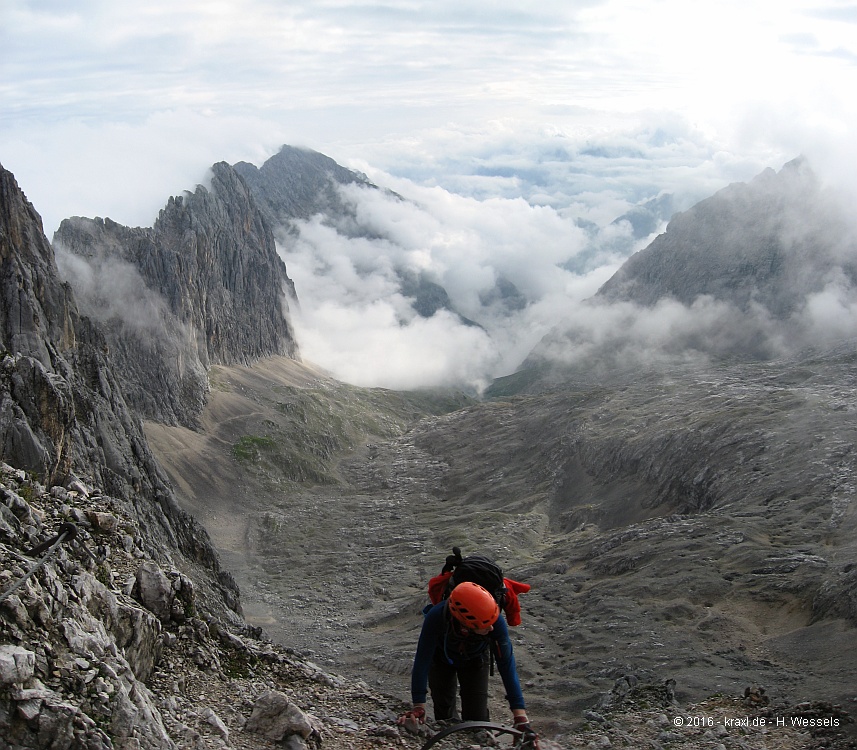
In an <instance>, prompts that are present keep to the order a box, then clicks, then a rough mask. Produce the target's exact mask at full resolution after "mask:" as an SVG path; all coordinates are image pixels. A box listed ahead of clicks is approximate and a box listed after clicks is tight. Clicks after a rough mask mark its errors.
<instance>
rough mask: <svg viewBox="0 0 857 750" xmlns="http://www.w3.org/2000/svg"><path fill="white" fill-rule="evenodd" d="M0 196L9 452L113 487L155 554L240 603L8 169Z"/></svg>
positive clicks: (27, 465)
mask: <svg viewBox="0 0 857 750" xmlns="http://www.w3.org/2000/svg"><path fill="white" fill-rule="evenodd" d="M0 198H2V202H0V288H2V289H3V295H2V298H0V455H2V457H3V459H4V460H5V461H6V462H8V463H9V464H10V465H13V466H15V467H16V468H19V469H23V470H26V471H28V472H31V473H32V474H33V475H34V476H36V477H37V478H39V479H40V480H41V481H43V482H45V483H46V484H49V485H54V484H56V485H65V484H69V485H71V484H72V483H75V482H78V486H80V488H81V489H82V490H83V491H84V492H86V489H85V486H84V485H86V484H90V485H96V486H99V487H101V488H103V490H104V491H105V492H107V493H109V494H110V495H112V496H114V497H116V498H117V502H118V503H119V504H120V505H121V509H122V510H123V511H124V512H126V513H128V514H129V515H131V516H133V517H134V518H135V519H136V520H137V521H138V522H139V523H141V524H142V525H144V526H145V527H146V528H147V529H148V532H147V535H146V538H145V539H143V540H141V544H142V546H144V547H145V548H146V549H147V550H148V551H149V552H150V553H151V556H152V557H153V558H154V559H156V560H163V561H164V562H165V563H167V562H169V561H170V560H171V556H172V555H173V554H179V555H184V556H187V557H188V558H189V559H190V560H193V561H195V562H197V563H199V564H200V565H202V566H204V567H206V568H207V569H208V570H209V572H210V573H211V575H212V576H213V578H212V580H211V589H212V590H219V592H220V593H218V594H215V595H214V599H216V600H222V599H223V597H224V596H225V597H226V598H227V599H228V600H229V602H230V605H227V606H232V608H233V609H234V608H236V607H237V606H238V604H237V587H236V586H235V583H234V581H232V580H231V578H230V577H229V576H228V575H225V574H222V573H221V571H220V568H219V563H218V559H217V555H216V553H215V551H214V549H213V547H212V546H211V543H210V540H209V538H208V535H207V534H206V532H205V530H204V529H203V528H202V527H201V526H200V525H199V524H198V523H197V522H196V521H195V520H194V519H193V518H191V517H190V516H189V515H188V514H187V513H185V512H184V511H182V510H181V509H180V508H179V506H178V504H177V503H176V501H175V496H174V494H173V491H172V489H171V488H170V486H169V483H168V480H167V479H166V476H165V475H164V474H163V472H162V470H161V469H160V467H159V466H158V464H157V462H156V461H155V458H154V456H153V455H152V453H151V450H150V449H149V446H148V443H147V441H146V438H145V435H144V434H143V429H142V425H141V424H140V421H139V419H138V418H137V417H136V416H135V415H134V414H132V412H131V410H130V409H129V407H128V404H127V402H126V400H125V397H124V394H123V390H122V386H121V384H120V381H119V379H118V378H117V377H116V376H115V375H114V370H115V366H114V364H113V360H111V359H110V357H109V355H108V349H109V347H108V344H107V341H106V340H105V338H104V336H103V335H102V333H101V331H100V329H99V328H98V327H97V325H96V323H94V322H93V321H92V320H90V319H88V318H86V317H83V316H81V315H80V313H79V311H78V307H77V304H76V302H75V297H74V294H73V292H72V290H71V289H70V288H69V287H68V285H66V284H63V283H62V281H61V279H60V276H59V273H58V270H57V265H56V262H55V259H54V254H53V250H52V248H51V245H50V243H49V242H48V241H47V239H46V238H45V236H44V233H43V232H42V224H41V218H40V217H39V215H38V214H37V213H36V211H35V210H34V209H33V207H32V205H30V203H29V202H28V201H27V199H26V197H25V196H24V194H23V193H22V192H21V190H20V188H19V187H18V185H17V183H16V181H15V179H14V177H13V176H12V175H11V174H10V173H9V172H6V171H5V170H3V169H2V167H0ZM80 478H85V480H86V481H85V482H83V483H80V482H79V480H80ZM84 517H85V516H84Z"/></svg>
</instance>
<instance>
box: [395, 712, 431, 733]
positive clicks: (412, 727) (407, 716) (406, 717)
mask: <svg viewBox="0 0 857 750" xmlns="http://www.w3.org/2000/svg"><path fill="white" fill-rule="evenodd" d="M396 723H397V724H398V725H400V726H403V727H404V728H405V729H407V730H408V731H409V732H414V733H416V732H417V729H418V726H419V725H420V724H425V723H426V709H425V706H414V707H413V708H412V709H411V710H410V711H405V713H403V714H402V715H401V716H400V717H399V718H398V720H397V721H396Z"/></svg>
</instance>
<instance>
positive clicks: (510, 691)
mask: <svg viewBox="0 0 857 750" xmlns="http://www.w3.org/2000/svg"><path fill="white" fill-rule="evenodd" d="M455 630H456V629H455V628H454V627H453V623H452V616H451V615H448V614H447V606H446V602H445V601H442V602H440V603H439V604H435V605H434V606H433V607H432V608H431V609H429V610H428V612H426V615H425V620H424V621H423V629H422V632H420V639H419V642H418V643H417V653H416V656H415V657H414V668H413V670H412V672H411V700H412V701H413V702H414V703H425V702H426V695H427V693H428V689H427V688H428V675H429V668H430V667H431V663H432V660H433V659H434V658H435V655H436V654H437V653H438V651H440V653H441V654H442V655H443V657H444V658H445V659H446V660H447V661H448V662H449V663H450V664H452V665H455V664H460V663H464V662H467V661H471V660H473V659H478V658H482V656H483V654H484V653H485V649H487V648H489V646H490V647H491V649H492V650H493V651H494V658H495V659H496V662H497V669H498V670H499V672H500V677H502V679H503V687H505V688H506V700H508V701H509V708H512V709H515V708H526V706H525V705H524V695H523V693H522V692H521V683H520V680H519V679H518V669H517V666H516V665H515V654H514V653H513V651H512V641H511V640H509V628H508V626H507V625H506V620H505V619H504V618H503V616H502V615H501V616H500V617H499V618H498V620H497V622H495V623H494V629H493V630H492V631H491V632H490V633H489V634H488V635H485V636H480V635H476V634H475V633H474V634H472V635H468V636H466V637H464V638H462V637H461V636H459V635H458V634H457V633H456V632H455Z"/></svg>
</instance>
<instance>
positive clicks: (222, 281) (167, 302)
mask: <svg viewBox="0 0 857 750" xmlns="http://www.w3.org/2000/svg"><path fill="white" fill-rule="evenodd" d="M54 245H55V246H56V247H57V249H58V251H60V255H59V258H60V262H61V266H62V268H63V270H64V271H65V273H66V275H67V276H68V277H69V278H70V279H71V280H72V282H73V284H74V285H75V286H76V287H77V288H78V290H79V293H80V296H81V304H82V306H83V309H84V310H85V311H86V312H87V314H89V315H92V316H93V317H95V318H96V319H99V320H101V321H102V322H103V323H104V324H105V330H106V332H107V333H106V335H107V337H108V340H109V341H110V345H111V347H112V349H113V350H114V357H115V360H116V362H117V366H118V372H119V376H120V378H121V379H122V380H123V383H124V386H125V391H126V393H127V394H128V397H129V398H130V399H131V400H132V402H133V403H134V405H135V407H136V408H137V409H138V410H139V411H140V413H141V414H143V415H145V416H146V417H148V418H151V419H155V420H157V421H162V422H167V423H175V422H177V423H180V424H185V425H192V424H193V423H194V422H195V419H196V417H197V415H198V414H199V411H200V410H201V409H202V406H203V403H204V398H205V391H206V389H207V387H208V386H207V376H206V371H207V369H208V367H209V366H210V365H212V364H236V363H238V364H247V363H250V362H252V361H253V360H255V359H259V358H261V357H266V356H272V355H285V356H289V357H293V358H296V357H298V356H299V354H298V346H297V342H296V340H295V336H294V331H293V329H292V325H291V321H290V318H289V314H288V301H287V298H288V297H294V285H293V283H292V281H291V279H290V278H289V276H288V273H287V271H286V267H285V264H284V263H283V261H282V260H281V259H280V257H279V255H278V254H277V249H276V244H275V242H274V237H273V233H272V229H271V226H270V224H269V223H268V221H267V220H266V219H265V218H264V215H263V213H262V211H261V209H260V208H259V206H258V204H257V203H256V200H255V198H254V197H253V194H252V192H251V191H250V190H249V188H248V187H247V185H246V183H245V182H244V181H243V179H242V178H241V177H240V176H239V175H238V174H237V172H235V170H234V169H233V168H232V167H230V166H229V165H228V164H226V163H225V162H221V163H218V164H215V165H214V166H213V168H212V177H211V189H210V190H209V189H207V188H205V187H202V186H199V187H197V189H196V191H195V192H194V193H190V194H187V195H185V196H177V197H173V198H170V199H169V201H168V203H167V205H166V207H165V208H164V209H163V210H162V211H161V212H160V215H159V216H158V219H157V221H156V222H155V224H154V226H153V227H152V228H151V229H141V228H134V229H131V228H129V227H125V226H122V225H120V224H117V223H116V222H113V221H110V220H109V219H104V220H102V219H85V218H80V217H75V218H71V219H66V220H64V221H63V222H62V223H61V224H60V227H59V229H58V230H57V232H56V234H55V235H54ZM75 259H77V260H75ZM80 260H83V261H85V265H83V264H81V263H80V262H78V261H80ZM134 279H138V280H139V283H138V284H136V285H135V284H134V281H133V280H134ZM122 291H124V292H125V296H124V297H123V299H121V300H116V299H115V298H114V294H115V293H116V292H122ZM153 383H154V384H158V387H156V388H153V387H152V384H153Z"/></svg>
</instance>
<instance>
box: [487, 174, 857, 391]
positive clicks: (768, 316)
mask: <svg viewBox="0 0 857 750" xmlns="http://www.w3.org/2000/svg"><path fill="white" fill-rule="evenodd" d="M855 302H857V226H855V222H854V220H853V218H852V217H850V216H849V215H848V213H847V211H846V210H845V207H844V204H843V203H842V201H841V198H840V197H839V196H837V195H834V194H832V193H830V192H829V191H828V190H826V189H825V188H824V186H823V185H822V183H821V181H820V180H819V179H818V177H817V176H816V174H815V173H814V172H813V170H812V168H811V166H810V165H809V163H808V161H807V160H806V159H805V158H804V157H799V158H797V159H794V160H793V161H790V162H788V163H787V164H786V165H785V166H784V167H783V168H782V169H781V170H780V171H779V172H775V171H774V170H773V169H766V170H765V171H764V172H762V173H761V174H759V175H758V176H757V177H755V178H754V179H753V180H751V181H750V182H748V183H734V184H732V185H729V186H728V187H726V188H723V189H722V190H720V191H718V192H717V193H715V194H714V195H712V196H711V197H709V198H706V199H705V200H702V201H700V202H699V203H697V204H696V205H694V206H693V207H692V208H690V209H688V210H687V211H683V212H680V213H677V214H675V215H674V216H673V217H672V219H671V220H670V221H669V223H668V225H667V228H666V231H665V232H664V233H663V234H660V235H658V236H657V237H656V238H655V239H654V240H653V241H652V242H651V243H650V244H649V245H648V246H647V247H646V248H644V249H643V250H640V251H639V252H637V253H635V254H634V255H632V256H631V257H630V258H629V259H628V260H627V261H625V263H624V264H623V265H622V266H621V267H620V268H619V270H618V271H616V273H615V274H614V275H613V276H612V277H611V278H610V279H609V280H608V281H607V282H606V283H604V284H603V285H602V287H601V288H600V289H599V290H598V292H597V294H596V295H595V296H594V297H592V298H591V299H589V300H587V301H586V304H584V305H583V306H581V308H580V310H578V311H577V312H576V317H573V318H571V319H569V320H567V321H562V322H559V323H557V325H556V326H555V327H554V329H553V330H552V331H550V332H549V333H548V334H547V335H546V336H545V337H544V338H543V339H542V341H541V342H540V343H539V344H538V345H537V346H536V347H535V348H534V349H533V350H532V352H530V354H529V355H528V356H527V358H526V359H525V361H524V362H523V364H522V365H521V367H520V368H519V369H518V372H516V373H515V374H513V375H511V376H508V377H506V378H501V379H498V381H497V382H496V383H495V384H494V386H492V388H491V389H490V390H489V394H501V393H510V392H521V391H533V390H536V391H537V390H541V389H543V388H545V387H550V386H551V385H552V384H556V383H559V382H562V381H563V380H565V379H567V378H574V379H583V380H592V379H601V378H605V377H613V376H614V375H616V374H617V373H622V372H624V371H627V370H633V369H639V368H641V367H642V368H647V367H650V366H654V365H657V364H660V365H663V364H665V363H669V362H672V363H674V364H682V363H683V364H687V363H688V362H689V361H690V360H692V359H697V358H705V357H714V358H725V359H728V360H732V361H763V360H768V359H771V358H774V357H777V356H785V355H789V354H791V353H795V352H796V351H798V350H800V349H801V348H806V347H813V346H816V345H829V344H832V343H834V342H835V341H836V340H837V339H838V338H847V337H849V336H853V335H854V331H849V330H848V329H847V326H845V327H843V326H842V325H838V326H832V325H825V321H826V320H828V319H829V318H830V316H831V314H833V315H834V317H836V314H835V313H831V312H830V311H831V310H841V312H842V313H843V314H846V313H847V310H848V307H849V306H850V305H852V304H854V303H855ZM825 316H826V317H825ZM840 317H842V316H840ZM608 319H609V320H611V321H612V325H609V326H603V327H600V326H597V325H593V323H592V321H593V320H608ZM646 337H648V338H646Z"/></svg>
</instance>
